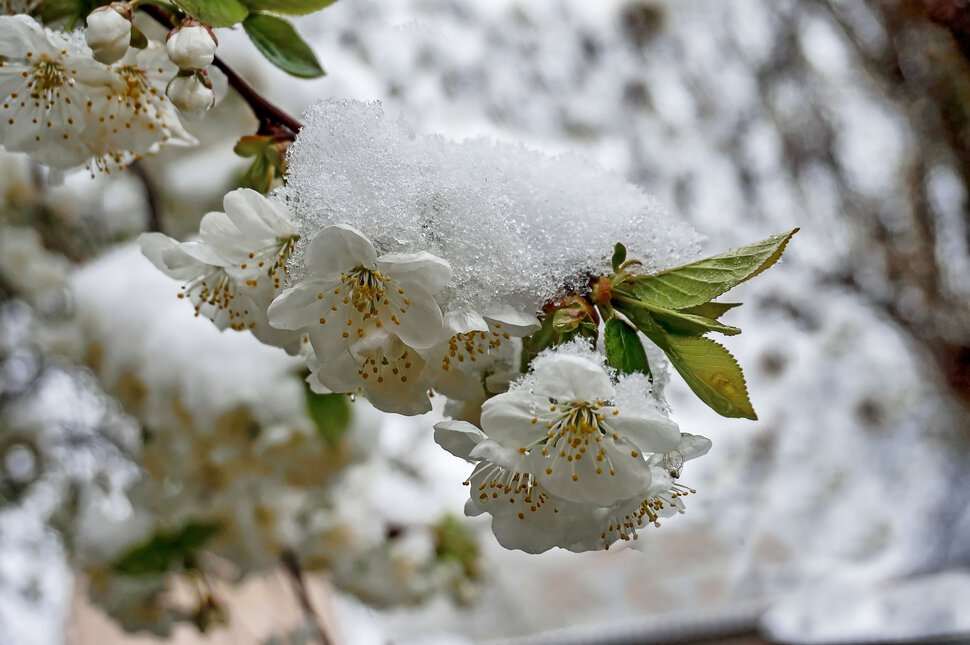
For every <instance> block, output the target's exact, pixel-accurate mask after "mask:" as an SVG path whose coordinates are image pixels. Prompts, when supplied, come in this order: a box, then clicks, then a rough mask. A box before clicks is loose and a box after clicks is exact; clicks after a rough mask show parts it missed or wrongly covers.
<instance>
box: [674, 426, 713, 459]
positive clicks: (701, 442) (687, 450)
mask: <svg viewBox="0 0 970 645" xmlns="http://www.w3.org/2000/svg"><path fill="white" fill-rule="evenodd" d="M710 449H711V440H710V439H708V438H707V437H703V436H701V435H699V434H688V433H686V432H682V433H681V434H680V445H678V446H677V450H679V451H680V454H681V455H683V457H684V461H687V460H690V459H696V458H698V457H703V456H704V455H706V454H707V452H708V451H709V450H710Z"/></svg>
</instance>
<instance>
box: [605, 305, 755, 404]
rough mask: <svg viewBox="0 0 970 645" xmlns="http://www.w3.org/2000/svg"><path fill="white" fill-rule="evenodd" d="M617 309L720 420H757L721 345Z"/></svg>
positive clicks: (641, 312)
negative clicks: (724, 418) (725, 418)
mask: <svg viewBox="0 0 970 645" xmlns="http://www.w3.org/2000/svg"><path fill="white" fill-rule="evenodd" d="M617 310H618V311H620V312H621V313H622V314H623V315H624V316H626V317H627V318H628V319H629V320H630V322H632V323H633V324H634V325H635V326H636V327H637V328H638V329H639V330H640V331H642V332H643V333H644V334H645V335H646V336H647V338H649V339H650V340H651V341H653V343H654V344H655V345H657V347H659V348H660V349H662V350H663V352H664V354H666V355H667V358H669V359H670V363H671V365H673V366H674V369H676V370H677V371H678V372H679V373H680V375H681V376H682V377H683V378H684V381H685V382H686V383H687V385H688V386H689V387H690V389H691V390H693V391H694V394H696V395H697V396H698V397H699V398H700V400H701V401H703V402H704V403H706V404H707V405H708V406H709V407H710V408H711V409H712V410H714V411H715V412H717V413H718V414H720V415H721V416H724V417H732V418H736V417H741V418H745V419H757V418H758V415H757V414H755V411H754V408H753V407H752V405H751V400H750V399H749V398H748V388H747V384H746V383H745V381H744V373H743V372H742V371H741V366H740V365H738V362H737V361H736V360H735V358H734V356H732V355H731V353H730V352H729V351H728V350H727V349H725V348H724V346H722V345H720V344H718V343H716V342H715V341H713V340H711V339H710V338H705V337H703V336H683V335H680V334H671V333H668V332H667V331H666V330H664V329H663V327H661V326H660V325H659V324H658V323H657V322H656V321H655V320H654V319H653V316H652V315H651V314H650V313H649V312H647V311H646V310H645V309H640V308H635V307H629V308H626V307H617Z"/></svg>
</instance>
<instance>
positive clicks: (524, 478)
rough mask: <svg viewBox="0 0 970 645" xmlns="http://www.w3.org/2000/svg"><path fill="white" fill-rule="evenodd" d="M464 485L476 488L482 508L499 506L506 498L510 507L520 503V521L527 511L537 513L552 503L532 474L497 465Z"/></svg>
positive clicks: (474, 475)
mask: <svg viewBox="0 0 970 645" xmlns="http://www.w3.org/2000/svg"><path fill="white" fill-rule="evenodd" d="M464 483H465V485H472V486H474V487H475V492H473V495H474V494H477V496H478V500H479V504H481V505H482V506H487V505H489V504H491V503H493V502H494V503H496V504H498V503H500V502H504V501H505V499H508V501H509V503H510V504H517V505H518V508H519V509H520V510H519V512H518V517H519V519H520V520H524V519H525V511H526V510H528V511H529V512H530V513H535V512H537V511H538V510H539V509H541V508H542V507H543V506H544V505H545V504H546V503H547V502H548V501H549V494H548V493H546V492H545V491H544V490H542V489H541V488H539V484H538V482H537V481H536V479H535V477H533V476H532V474H531V473H517V472H513V471H511V470H506V469H505V468H502V467H501V466H496V465H494V464H490V465H489V466H487V467H485V468H483V469H482V470H480V471H478V472H476V473H472V476H471V477H470V478H469V480H468V481H466V482H464ZM553 512H556V513H557V512H558V510H556V509H555V508H554V509H553Z"/></svg>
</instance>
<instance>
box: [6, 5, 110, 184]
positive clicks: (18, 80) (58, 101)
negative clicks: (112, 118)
mask: <svg viewBox="0 0 970 645" xmlns="http://www.w3.org/2000/svg"><path fill="white" fill-rule="evenodd" d="M113 80H114V78H113V75H112V74H111V72H110V71H109V70H108V68H106V67H105V66H104V65H102V64H101V63H98V62H97V61H95V60H94V58H93V57H92V55H91V52H90V50H88V49H87V48H86V47H84V46H83V45H81V44H79V43H77V42H76V41H75V40H72V39H71V38H70V37H68V36H66V35H63V34H58V33H55V32H52V31H50V30H48V29H44V28H42V27H41V26H40V25H38V24H37V22H36V21H34V19H33V18H30V17H29V16H25V15H16V16H0V142H2V144H3V146H4V147H5V148H7V149H8V150H14V151H18V152H26V153H28V154H29V155H30V156H31V157H33V158H34V159H36V160H37V161H40V162H42V163H45V164H47V165H49V166H51V167H54V168H62V169H63V168H71V167H73V166H77V165H79V164H82V163H84V162H85V161H86V160H87V159H88V158H89V157H91V151H90V149H89V147H88V145H87V143H86V141H85V139H84V138H83V137H82V132H83V131H84V129H85V126H86V124H87V123H88V119H89V118H90V116H91V115H92V114H98V113H100V111H101V110H102V109H103V106H104V102H105V101H106V98H107V88H108V87H109V86H110V85H111V84H112V82H113Z"/></svg>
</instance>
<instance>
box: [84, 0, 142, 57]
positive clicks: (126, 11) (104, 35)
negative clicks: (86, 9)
mask: <svg viewBox="0 0 970 645" xmlns="http://www.w3.org/2000/svg"><path fill="white" fill-rule="evenodd" d="M131 19H132V10H131V5H129V4H127V3H123V2H113V3H111V4H110V5H109V6H107V7H98V8H97V9H95V10H94V11H92V12H91V13H90V14H89V15H88V18H87V23H88V28H87V31H86V32H85V33H84V38H85V40H87V43H88V47H90V48H91V51H92V52H93V53H94V59H95V60H97V61H98V62H101V63H105V64H106V65H110V64H111V63H114V62H116V61H118V60H119V59H120V58H121V57H122V56H124V55H125V52H127V51H128V44H129V43H130V42H131Z"/></svg>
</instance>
